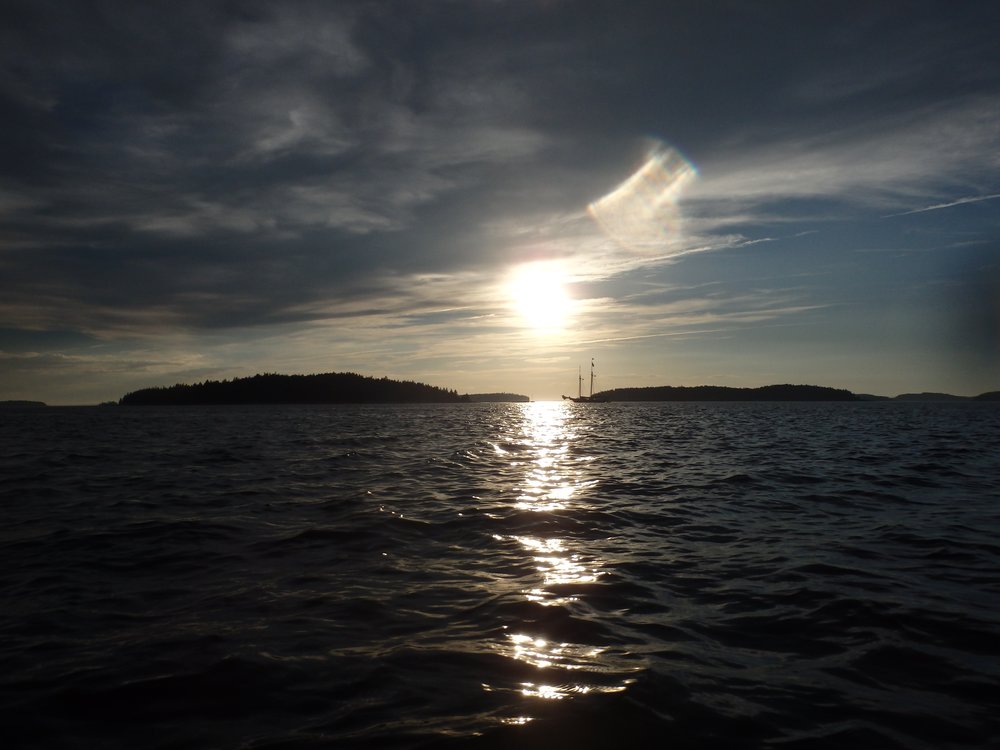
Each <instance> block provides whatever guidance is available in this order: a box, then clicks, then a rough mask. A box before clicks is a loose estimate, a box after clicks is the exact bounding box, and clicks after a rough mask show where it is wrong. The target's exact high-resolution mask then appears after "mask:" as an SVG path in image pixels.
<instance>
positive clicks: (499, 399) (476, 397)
mask: <svg viewBox="0 0 1000 750" xmlns="http://www.w3.org/2000/svg"><path fill="white" fill-rule="evenodd" d="M465 399H466V400H467V401H471V402H472V403H477V404H478V403H506V404H517V403H520V404H526V403H528V402H529V401H531V399H530V398H528V397H527V396H524V395H521V394H520V393H468V394H466V395H465Z"/></svg>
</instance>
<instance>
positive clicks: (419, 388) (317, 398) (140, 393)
mask: <svg viewBox="0 0 1000 750" xmlns="http://www.w3.org/2000/svg"><path fill="white" fill-rule="evenodd" d="M594 396H595V398H599V399H600V400H601V401H604V402H618V403H643V402H656V401H659V402H698V401H701V402H741V401H742V402H768V401H771V402H777V401H789V402H807V401H826V402H855V403H857V402H873V401H880V402H902V403H921V402H937V403H941V402H979V403H982V402H1000V391H987V392H986V393H981V394H979V395H978V396H956V395H953V394H950V393H935V392H923V393H902V394H899V395H898V396H876V395H871V394H865V393H852V392H851V391H848V390H846V389H840V388H828V387H824V386H815V385H789V384H784V385H767V386H762V387H759V388H738V387H730V386H714V385H700V386H669V385H668V386H649V387H641V388H615V389H612V390H608V391H600V392H598V393H595V394H594ZM530 401H531V399H530V398H529V397H528V396H525V395H523V394H519V393H507V392H492V393H468V394H463V395H459V394H458V392H457V391H455V390H448V389H444V388H439V387H436V386H430V385H426V384H423V383H414V382H411V381H399V380H391V379H389V378H385V377H383V378H375V377H369V376H364V375H357V374H355V373H325V374H318V375H276V374H265V375H254V376H251V377H245V378H235V379H233V380H224V381H212V380H206V381H204V382H202V383H195V384H193V385H187V384H180V383H178V384H177V385H173V386H168V387H153V388H143V389H140V390H137V391H133V392H131V393H127V394H125V395H124V396H122V397H121V399H119V400H118V401H117V402H115V401H109V402H104V403H101V404H80V406H105V407H106V406H116V405H122V406H195V405H204V406H210V405H211V406H225V405H254V404H261V405H266V404H299V405H306V404H408V403H409V404H412V403H417V404H419V403H428V404H429V403H456V404H462V403H527V402H530ZM58 405H59V404H56V406H58ZM46 406H48V404H46V403H45V402H42V401H31V400H25V399H13V400H7V401H0V408H22V409H23V408H29V409H35V408H42V407H46Z"/></svg>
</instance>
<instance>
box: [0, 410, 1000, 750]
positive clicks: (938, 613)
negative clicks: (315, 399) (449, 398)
mask: <svg viewBox="0 0 1000 750" xmlns="http://www.w3.org/2000/svg"><path fill="white" fill-rule="evenodd" d="M0 508H2V511H3V516H2V525H0V592H2V593H0V744H3V746H4V747H17V748H21V747H24V748H32V747H37V748H87V749H90V748H203V747H204V748H275V749H277V748H282V749H283V750H292V749H299V748H343V747H391V748H409V747H433V748H439V747H440V748H466V747H468V748H506V747H511V748H522V747H524V748H543V747H544V748H561V747H565V748H592V747H594V748H605V747H607V748H616V747H652V746H655V747H667V748H703V747H724V748H927V749H928V750H930V749H931V748H933V749H934V750H937V749H939V748H982V747H998V746H1000V408H998V407H997V406H996V405H991V404H969V403H958V404H901V403H860V404H846V403H836V404H832V403H826V404H759V403H757V404H755V403H744V404H707V403H704V404H697V403H696V404H601V405H598V404H593V405H576V404H570V403H565V404H564V403H532V404H496V405H492V404H474V405H448V406H357V407H356V406H350V407H344V406H314V407H307V406H301V407H288V406H282V407H246V408H243V407H218V408H199V407H191V408H185V407H173V408H152V407H150V408H144V407H130V408H129V407H117V408H47V409H39V410H25V411H21V410H9V409H8V410H4V411H3V412H2V413H0Z"/></svg>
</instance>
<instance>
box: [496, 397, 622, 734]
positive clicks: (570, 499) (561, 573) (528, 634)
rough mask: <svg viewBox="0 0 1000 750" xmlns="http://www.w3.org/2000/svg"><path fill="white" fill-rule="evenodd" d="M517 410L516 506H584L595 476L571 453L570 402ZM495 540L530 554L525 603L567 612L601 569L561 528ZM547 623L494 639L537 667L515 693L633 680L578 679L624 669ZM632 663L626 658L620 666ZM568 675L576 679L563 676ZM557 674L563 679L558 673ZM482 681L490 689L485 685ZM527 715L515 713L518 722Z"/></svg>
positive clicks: (611, 687) (573, 690)
mask: <svg viewBox="0 0 1000 750" xmlns="http://www.w3.org/2000/svg"><path fill="white" fill-rule="evenodd" d="M522 414H523V416H524V421H523V434H522V435H520V436H519V438H518V442H519V444H520V446H521V447H522V448H523V450H520V451H513V452H511V453H510V455H511V464H512V465H515V464H520V465H523V471H524V476H523V480H522V483H521V485H520V486H518V487H517V488H516V492H517V496H516V500H515V502H514V503H513V506H514V509H515V510H516V511H521V512H524V511H527V512H530V513H537V514H539V515H548V514H553V513H555V514H558V517H565V515H566V514H568V513H569V514H573V513H574V511H582V510H587V504H588V503H587V501H586V500H585V499H584V498H585V496H586V492H585V490H586V489H588V488H590V487H592V486H593V485H594V482H593V481H591V480H589V479H587V478H586V477H585V476H584V475H583V474H582V472H581V471H580V469H579V466H581V465H586V464H588V463H589V462H590V461H591V459H590V458H589V457H587V456H580V455H577V454H574V451H573V448H574V447H575V446H574V443H575V441H576V440H577V437H578V430H579V427H578V426H577V425H576V422H575V419H574V413H573V407H572V405H568V404H566V403H565V402H551V403H548V402H535V403H530V404H524V405H523V409H522ZM546 520H547V519H546ZM555 528H558V525H556V526H555ZM494 538H495V539H497V540H511V541H515V542H517V543H518V544H519V545H520V546H521V548H522V549H523V550H524V552H525V554H526V555H528V556H530V562H531V565H532V566H533V568H534V570H535V571H536V573H537V578H536V580H535V581H534V582H533V583H534V585H531V586H528V587H527V588H524V589H522V590H521V592H520V593H521V596H523V597H524V598H525V599H526V600H527V601H529V602H532V603H534V604H538V605H540V606H543V607H547V608H562V609H564V610H567V609H569V610H571V612H572V608H573V607H574V606H575V605H579V604H580V603H581V596H579V595H577V594H575V593H572V588H573V587H574V586H581V585H592V584H595V583H597V582H598V580H599V578H600V577H601V576H602V575H604V574H605V572H606V570H605V569H606V568H607V563H606V561H604V560H602V559H601V558H599V557H597V556H595V555H594V554H593V552H592V551H589V550H588V551H584V550H582V549H581V548H580V542H579V541H578V540H575V539H573V538H571V537H567V536H563V535H560V534H558V533H547V534H541V533H535V534H511V535H495V536H494ZM556 587H558V588H556ZM567 588H569V589H570V591H567ZM544 623H545V620H544V618H537V619H533V620H532V621H531V622H530V623H525V627H524V630H523V631H518V632H511V633H508V634H507V636H506V640H505V641H502V642H500V643H497V644H496V645H495V650H496V651H498V652H499V653H501V654H503V655H504V656H506V657H507V658H510V659H514V660H516V661H519V662H522V663H524V664H529V665H531V666H533V667H535V668H537V669H538V670H539V672H540V674H539V679H538V680H537V681H529V682H522V683H520V684H519V689H518V690H517V692H519V693H520V694H521V695H522V696H524V697H527V698H533V699H542V700H546V701H551V700H561V699H563V698H567V697H571V696H574V695H585V694H588V693H592V692H604V693H607V692H620V691H622V690H625V686H626V684H627V683H628V682H630V680H626V681H624V682H623V683H617V684H603V685H600V684H596V683H591V682H588V681H585V680H581V679H579V678H580V676H581V674H586V673H590V674H594V675H596V674H605V675H606V674H608V673H610V672H615V671H621V667H622V665H621V664H617V663H615V662H616V661H619V660H616V659H613V658H612V659H609V658H608V654H607V653H606V652H607V651H608V648H609V647H608V646H604V645H598V644H587V643H572V642H567V641H564V640H561V639H555V638H550V637H547V636H546V634H545V632H544V630H545V625H544ZM634 669H635V667H634V665H632V664H630V665H628V667H626V669H625V671H626V672H632V671H634ZM571 674H572V675H573V678H572V679H566V678H568V677H569V676H570V675H571ZM560 677H561V678H562V679H558V678H560ZM484 687H485V688H486V689H487V690H492V689H493V687H491V686H488V685H484ZM530 718H531V717H530V716H522V717H519V721H518V722H517V723H524V722H523V721H521V719H523V720H524V721H527V720H530Z"/></svg>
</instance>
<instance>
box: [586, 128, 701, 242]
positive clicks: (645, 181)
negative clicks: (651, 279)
mask: <svg viewBox="0 0 1000 750" xmlns="http://www.w3.org/2000/svg"><path fill="white" fill-rule="evenodd" d="M697 174H698V173H697V170H695V168H694V167H693V166H692V165H691V163H690V162H688V160H687V159H685V158H684V157H683V156H681V155H680V154H679V153H678V152H677V151H676V149H673V148H670V147H667V146H664V145H663V144H657V145H656V146H655V147H654V148H652V149H651V150H650V151H649V153H648V155H647V158H646V161H645V163H644V164H643V165H642V166H641V167H640V168H639V169H638V171H636V172H635V174H633V175H632V176H631V177H629V178H628V179H627V180H625V182H623V183H622V184H621V185H619V186H618V187H616V188H615V189H614V190H612V191H611V192H610V193H608V194H607V195H605V196H604V197H603V198H600V199H599V200H596V201H594V202H593V203H591V204H590V205H589V206H588V207H587V211H588V213H589V214H590V215H591V217H592V218H593V219H594V220H595V221H596V222H597V224H598V226H600V227H601V229H602V230H603V231H604V233H605V234H607V235H608V236H609V237H610V238H612V239H613V240H615V241H616V242H617V243H618V244H620V245H622V246H623V247H625V248H627V249H629V250H632V251H633V252H637V253H641V254H644V255H654V254H655V255H664V254H667V255H669V254H671V253H672V252H678V249H679V247H680V246H679V243H678V242H677V239H678V235H679V233H680V220H681V212H680V209H679V207H678V205H677V201H678V199H679V198H680V195H681V192H682V191H683V190H684V188H685V187H686V186H687V185H688V183H690V182H691V180H693V179H694V178H695V177H696V176H697Z"/></svg>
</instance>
